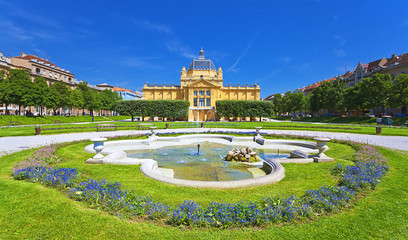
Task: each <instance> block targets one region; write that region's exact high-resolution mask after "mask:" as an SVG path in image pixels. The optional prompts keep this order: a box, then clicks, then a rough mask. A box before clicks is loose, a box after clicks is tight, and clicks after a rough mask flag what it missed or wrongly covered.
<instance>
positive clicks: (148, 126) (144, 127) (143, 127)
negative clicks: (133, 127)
mask: <svg viewBox="0 0 408 240" xmlns="http://www.w3.org/2000/svg"><path fill="white" fill-rule="evenodd" d="M150 127H154V124H153V123H139V124H138V125H137V130H140V129H149V128H150Z"/></svg>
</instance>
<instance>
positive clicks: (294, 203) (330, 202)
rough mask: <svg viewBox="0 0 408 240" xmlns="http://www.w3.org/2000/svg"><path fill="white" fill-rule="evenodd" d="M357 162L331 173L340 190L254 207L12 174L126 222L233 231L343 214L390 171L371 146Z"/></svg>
mask: <svg viewBox="0 0 408 240" xmlns="http://www.w3.org/2000/svg"><path fill="white" fill-rule="evenodd" d="M354 145H356V144H355V143H353V146H354ZM355 158H356V159H357V160H358V162H356V163H355V165H353V166H347V167H343V166H341V165H339V164H338V165H337V166H336V167H335V168H334V170H333V173H334V174H336V175H337V176H339V183H338V185H337V186H323V187H321V188H319V189H312V190H308V191H306V192H305V194H304V195H303V196H300V197H296V196H289V197H285V196H272V197H264V198H263V199H261V200H259V201H255V202H246V201H240V202H238V203H224V202H212V203H210V204H209V205H208V206H205V207H204V206H201V205H200V204H199V203H196V202H194V201H184V202H182V203H180V204H178V205H176V206H169V205H166V204H163V203H160V202H158V201H155V200H153V199H151V198H150V197H149V196H138V195H137V194H135V192H134V191H132V190H131V191H129V190H127V189H124V188H123V187H122V186H121V184H120V183H117V182H108V181H106V180H94V179H86V180H81V175H80V173H79V172H78V171H77V170H76V169H73V168H60V169H56V168H51V167H47V166H28V167H26V168H22V169H18V170H16V171H14V173H13V176H14V178H15V179H18V180H27V181H32V182H40V183H42V184H44V185H46V186H52V187H57V188H59V189H61V190H62V191H64V192H66V193H67V194H68V196H69V197H71V198H72V199H75V200H77V201H83V202H86V203H87V204H89V205H90V206H92V207H93V208H97V209H103V210H105V211H107V212H109V213H111V214H114V215H117V216H121V217H125V218H145V219H155V220H163V221H165V222H166V223H168V224H171V225H175V226H180V225H188V226H200V227H222V228H229V227H241V226H260V225H263V224H265V223H280V222H290V221H293V220H297V219H306V218H312V217H314V216H316V215H321V214H324V213H329V212H333V211H338V210H340V209H341V208H342V207H344V206H347V204H348V203H349V202H350V201H351V200H352V198H353V197H354V196H355V195H356V194H358V193H359V192H361V191H366V190H370V189H373V188H374V187H375V186H376V185H377V184H378V183H379V182H380V179H381V178H382V177H383V176H384V174H386V172H387V170H388V167H387V165H386V160H385V159H384V158H383V157H382V156H381V155H379V153H378V152H377V151H376V149H375V148H373V147H371V146H367V145H363V146H361V145H360V147H359V149H358V150H357V152H356V155H355Z"/></svg>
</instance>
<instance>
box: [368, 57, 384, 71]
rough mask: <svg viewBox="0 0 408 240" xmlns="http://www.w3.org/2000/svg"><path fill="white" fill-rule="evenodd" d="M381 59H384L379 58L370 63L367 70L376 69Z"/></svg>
mask: <svg viewBox="0 0 408 240" xmlns="http://www.w3.org/2000/svg"><path fill="white" fill-rule="evenodd" d="M381 60H382V59H378V60H377V61H374V62H370V63H368V66H367V72H371V71H373V70H374V69H376V68H377V67H378V66H379V64H380V62H381Z"/></svg>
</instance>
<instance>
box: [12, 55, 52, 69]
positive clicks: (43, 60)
mask: <svg viewBox="0 0 408 240" xmlns="http://www.w3.org/2000/svg"><path fill="white" fill-rule="evenodd" d="M14 58H20V59H26V60H33V59H35V60H37V61H38V62H44V63H47V64H50V65H51V66H54V67H58V66H57V65H55V64H54V63H52V62H49V61H47V60H45V59H43V58H39V57H37V56H34V55H30V54H26V53H23V52H21V56H18V57H14Z"/></svg>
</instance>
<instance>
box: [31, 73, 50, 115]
mask: <svg viewBox="0 0 408 240" xmlns="http://www.w3.org/2000/svg"><path fill="white" fill-rule="evenodd" d="M47 95H48V84H47V81H46V80H45V79H44V78H43V77H41V76H36V77H35V78H34V83H33V89H32V96H33V105H34V106H35V107H39V108H40V115H43V109H44V105H45V102H46V99H47Z"/></svg>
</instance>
